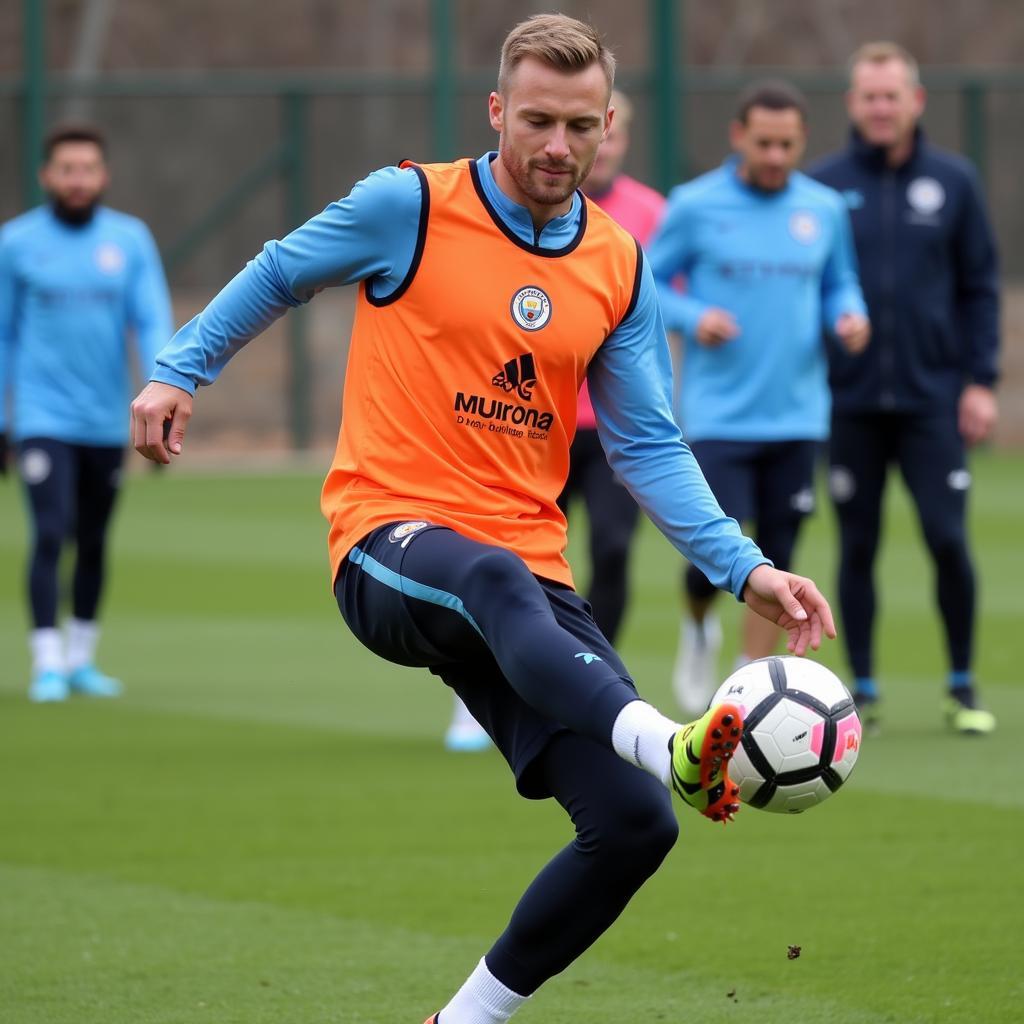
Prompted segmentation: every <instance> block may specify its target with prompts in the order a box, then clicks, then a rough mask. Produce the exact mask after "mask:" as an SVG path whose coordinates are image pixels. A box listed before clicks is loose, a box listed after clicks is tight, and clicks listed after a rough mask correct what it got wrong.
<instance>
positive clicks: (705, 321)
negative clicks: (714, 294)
mask: <svg viewBox="0 0 1024 1024" xmlns="http://www.w3.org/2000/svg"><path fill="white" fill-rule="evenodd" d="M739 333H740V328H739V324H737V323H736V319H735V317H734V316H733V315H732V313H730V312H729V311H728V310H727V309H716V308H711V309H708V310H705V312H704V315H703V316H702V317H701V318H700V320H698V321H697V343H698V344H699V345H704V346H705V347H706V348H718V346H719V345H724V344H725V343H726V342H727V341H732V339H733V338H735V337H737V336H738V335H739Z"/></svg>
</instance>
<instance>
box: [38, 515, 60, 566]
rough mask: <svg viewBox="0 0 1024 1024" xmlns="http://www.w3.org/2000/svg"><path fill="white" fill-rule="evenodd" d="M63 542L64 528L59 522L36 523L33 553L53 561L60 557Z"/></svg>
mask: <svg viewBox="0 0 1024 1024" xmlns="http://www.w3.org/2000/svg"><path fill="white" fill-rule="evenodd" d="M63 543H64V530H63V528H62V526H61V524H60V523H59V522H45V523H37V524H36V531H35V555H36V557H37V558H43V559H48V560H52V561H55V560H56V559H58V558H59V557H60V549H61V546H62V545H63Z"/></svg>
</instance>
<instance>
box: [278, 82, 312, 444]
mask: <svg viewBox="0 0 1024 1024" xmlns="http://www.w3.org/2000/svg"><path fill="white" fill-rule="evenodd" d="M283 108H284V137H285V149H286V154H287V156H286V163H285V168H286V171H285V195H286V199H285V204H286V206H285V208H286V212H287V219H288V230H289V231H291V230H292V229H294V228H296V227H298V226H299V225H300V224H302V223H303V222H304V221H306V220H307V219H308V217H309V96H308V94H306V93H301V92H292V93H288V94H286V95H285V97H284V104H283ZM287 323H288V354H289V361H288V367H289V381H288V423H289V429H290V431H291V439H292V447H293V448H297V449H306V448H308V447H309V445H310V442H311V440H312V435H313V430H312V426H313V418H312V415H311V411H312V410H311V406H312V402H313V393H312V387H311V384H312V376H311V374H310V365H309V337H308V333H309V332H308V328H309V320H308V310H306V309H305V308H302V307H300V308H298V309H293V310H292V311H291V312H290V313H289V314H288V319H287Z"/></svg>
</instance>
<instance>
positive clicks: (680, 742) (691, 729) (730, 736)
mask: <svg viewBox="0 0 1024 1024" xmlns="http://www.w3.org/2000/svg"><path fill="white" fill-rule="evenodd" d="M742 738H743V715H742V713H741V711H740V709H739V708H738V707H737V706H736V705H735V704H716V705H715V706H714V707H713V708H710V709H708V711H706V712H705V713H704V714H703V715H702V716H701V717H700V718H698V719H697V721H695V722H690V724H689V725H684V726H683V727H682V729H680V730H679V732H677V733H676V734H675V735H674V736H673V737H672V739H671V740H669V750H670V751H671V754H672V788H673V789H674V790H675V791H676V792H677V793H678V794H679V796H680V797H682V799H683V800H684V801H685V802H686V803H687V804H689V805H690V806H691V807H692V808H694V810H697V811H700V813H701V814H703V815H704V817H705V818H710V819H711V820H712V821H720V822H722V823H723V824H725V823H727V822H730V821H732V819H733V815H735V814H736V813H737V812H738V811H739V809H740V799H739V798H740V790H739V787H738V786H736V785H735V784H734V783H732V782H730V781H729V761H730V759H731V758H732V755H733V753H734V752H735V750H736V748H737V747H738V746H739V745H740V740H741V739H742Z"/></svg>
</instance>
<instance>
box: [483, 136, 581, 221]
mask: <svg viewBox="0 0 1024 1024" xmlns="http://www.w3.org/2000/svg"><path fill="white" fill-rule="evenodd" d="M596 156H597V152H596V150H595V152H594V154H593V155H592V156H591V157H590V159H589V160H588V161H587V163H586V164H585V165H580V164H576V165H573V164H571V163H563V164H552V162H551V161H550V160H547V161H543V162H539V161H536V160H529V159H523V158H521V157H519V156H518V155H517V154H516V153H515V152H513V150H512V149H511V148H510V147H509V146H507V145H506V144H505V141H504V139H502V140H501V141H500V142H499V144H498V159H499V160H501V162H502V164H503V165H504V167H505V170H506V171H507V172H508V176H509V177H510V178H511V179H512V180H513V181H514V182H515V184H516V188H518V189H519V191H520V192H522V194H523V195H524V196H526V197H527V198H528V199H530V200H532V201H533V202H535V203H538V204H539V205H541V206H560V205H561V204H562V203H564V202H566V201H567V200H568V199H569V197H570V196H571V195H572V194H573V192H575V191H576V189H577V188H579V186H580V182H581V181H583V179H584V178H586V176H587V175H588V174H589V173H590V168H591V167H593V165H594V160H595V158H596ZM542 164H543V166H546V167H556V168H557V169H559V170H565V171H568V172H569V174H568V175H567V177H566V181H565V182H564V183H561V184H559V185H558V186H557V187H556V186H550V187H546V186H543V185H540V184H538V183H537V182H536V180H535V178H534V174H535V173H537V169H538V167H540V166H541V165H542Z"/></svg>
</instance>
